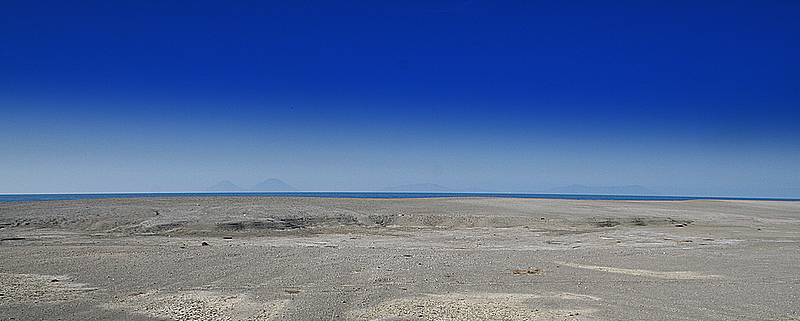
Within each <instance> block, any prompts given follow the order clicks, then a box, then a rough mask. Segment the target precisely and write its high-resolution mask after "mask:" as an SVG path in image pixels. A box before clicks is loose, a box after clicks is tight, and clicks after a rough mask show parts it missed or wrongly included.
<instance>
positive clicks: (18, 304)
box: [0, 198, 800, 321]
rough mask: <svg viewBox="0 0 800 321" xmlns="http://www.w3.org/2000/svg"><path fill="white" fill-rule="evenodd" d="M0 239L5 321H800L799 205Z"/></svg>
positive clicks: (100, 215)
mask: <svg viewBox="0 0 800 321" xmlns="http://www.w3.org/2000/svg"><path fill="white" fill-rule="evenodd" d="M0 238H2V241H0V251H1V252H0V253H2V254H0V320H365V321H366V320H384V321H389V320H394V321H398V320H800V202H767V201H719V200H714V201H680V202H642V201H576V200H544V199H503V198H441V199H333V198H139V199H135V198H134V199H103V200H80V201H49V202H22V203H0Z"/></svg>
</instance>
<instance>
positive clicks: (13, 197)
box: [0, 192, 800, 202]
mask: <svg viewBox="0 0 800 321" xmlns="http://www.w3.org/2000/svg"><path fill="white" fill-rule="evenodd" d="M215 196H229V197H339V198H432V197H502V198H540V199H570V200H613V201H688V200H698V199H717V200H761V201H800V199H790V198H746V197H707V196H657V195H588V194H587V195H581V194H525V193H438V192H186V193H98V194H0V202H35V201H57V200H85V199H101V198H137V197H215Z"/></svg>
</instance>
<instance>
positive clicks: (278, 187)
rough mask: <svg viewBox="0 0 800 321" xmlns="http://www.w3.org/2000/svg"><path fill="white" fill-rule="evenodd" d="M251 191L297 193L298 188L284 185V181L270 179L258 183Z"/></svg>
mask: <svg viewBox="0 0 800 321" xmlns="http://www.w3.org/2000/svg"><path fill="white" fill-rule="evenodd" d="M250 190H253V191H259V192H288V191H297V189H296V188H294V187H293V186H291V185H289V184H286V183H284V182H283V181H281V180H279V179H277V178H270V179H267V180H266V181H263V182H261V183H258V184H257V185H256V186H253V188H251V189H250Z"/></svg>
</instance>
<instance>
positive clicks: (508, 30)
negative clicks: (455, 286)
mask: <svg viewBox="0 0 800 321" xmlns="http://www.w3.org/2000/svg"><path fill="white" fill-rule="evenodd" d="M0 21H1V22H2V26H3V27H2V28H0V193H82V192H172V191H200V190H205V189H206V188H208V187H210V186H212V185H214V184H216V183H218V182H220V181H222V180H230V181H232V182H233V183H235V184H237V185H239V186H242V187H250V186H253V185H255V184H257V183H259V182H261V181H264V180H266V179H267V178H279V179H281V180H282V181H284V182H286V183H287V184H289V185H292V186H294V187H296V188H298V189H300V190H306V191H371V190H381V189H383V188H385V187H388V186H396V185H405V184H417V183H432V184H439V185H443V186H446V187H449V188H452V189H477V190H487V191H499V192H537V191H542V190H547V189H549V188H554V187H559V186H568V185H571V184H581V185H586V186H625V185H641V186H644V187H646V188H648V189H650V190H652V191H654V193H656V194H664V195H702V196H747V197H790V198H792V197H793V198H798V197H800V55H798V52H800V32H798V30H800V1H779V0H776V1H735V0H730V1H729V0H726V1H713V0H709V1H574V2H573V1H505V0H500V1H480V0H478V1H426V2H417V1H408V2H405V1H392V2H389V1H305V2H302V1H285V2H281V1H169V0H159V1H80V0H79V1H62V2H58V1H35V0H26V1H15V0H10V1H2V3H0Z"/></svg>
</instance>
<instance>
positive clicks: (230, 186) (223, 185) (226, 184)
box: [206, 180, 242, 192]
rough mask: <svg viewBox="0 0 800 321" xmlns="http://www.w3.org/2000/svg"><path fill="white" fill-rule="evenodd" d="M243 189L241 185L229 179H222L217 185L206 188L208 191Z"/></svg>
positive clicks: (236, 190)
mask: <svg viewBox="0 0 800 321" xmlns="http://www.w3.org/2000/svg"><path fill="white" fill-rule="evenodd" d="M241 190H242V188H241V187H239V186H237V185H236V184H234V183H232V182H231V181H229V180H224V181H221V182H219V183H217V184H216V185H214V186H211V187H209V188H207V189H206V191H212V192H238V191H241Z"/></svg>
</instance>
